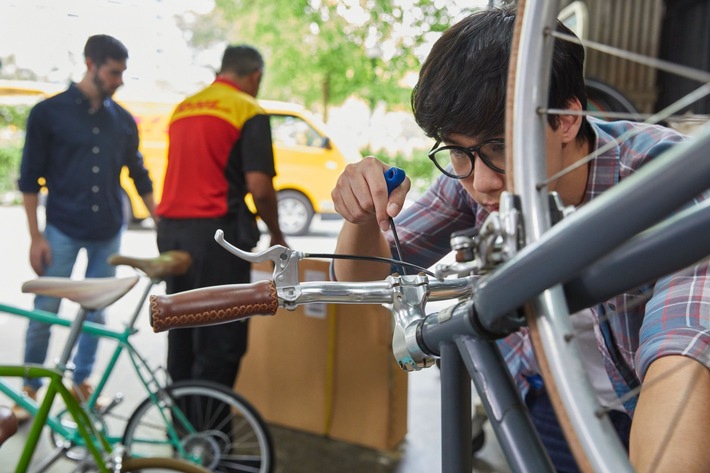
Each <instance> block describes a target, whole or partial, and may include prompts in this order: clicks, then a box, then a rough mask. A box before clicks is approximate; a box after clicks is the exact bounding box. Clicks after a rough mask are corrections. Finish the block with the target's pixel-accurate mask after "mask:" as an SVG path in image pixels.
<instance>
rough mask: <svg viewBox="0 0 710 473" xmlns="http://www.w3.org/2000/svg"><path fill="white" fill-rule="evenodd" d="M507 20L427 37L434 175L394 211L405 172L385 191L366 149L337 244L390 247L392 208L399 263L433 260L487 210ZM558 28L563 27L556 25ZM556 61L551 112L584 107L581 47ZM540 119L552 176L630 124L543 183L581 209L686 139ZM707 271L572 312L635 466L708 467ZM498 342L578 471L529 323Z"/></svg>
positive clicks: (646, 128)
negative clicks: (585, 329) (699, 444)
mask: <svg viewBox="0 0 710 473" xmlns="http://www.w3.org/2000/svg"><path fill="white" fill-rule="evenodd" d="M514 17H515V12H514V10H511V9H491V10H486V11H482V12H477V13H474V14H472V15H471V16H469V17H467V18H465V19H463V20H462V21H460V22H459V23H457V24H456V25H454V26H453V27H451V28H450V29H449V30H448V31H447V32H445V33H444V34H443V35H442V37H441V38H440V39H439V40H438V41H437V43H436V44H435V45H434V47H433V48H432V51H431V53H430V55H429V57H428V58H427V60H426V61H425V63H424V64H423V66H422V69H421V71H420V74H419V81H418V83H417V85H416V86H415V89H414V91H413V94H412V107H413V110H414V116H415V118H416V120H417V123H418V124H419V125H420V127H421V128H422V129H423V130H424V131H425V132H426V134H427V135H428V136H430V137H432V138H433V139H434V140H435V142H436V144H435V146H434V148H433V149H432V151H431V152H430V153H429V158H430V159H432V161H433V163H434V164H435V165H436V166H437V168H439V169H440V170H441V171H442V174H441V175H440V176H439V177H438V178H437V179H436V180H435V181H434V183H433V184H432V185H431V187H430V188H429V189H428V191H427V192H426V193H424V194H423V195H422V196H421V197H420V198H419V199H417V200H416V201H415V202H414V203H413V204H412V205H411V206H409V207H408V208H407V209H404V210H402V207H403V203H404V200H405V196H406V194H407V192H408V191H409V188H410V182H409V180H408V179H405V181H404V183H403V184H402V185H401V186H400V187H398V188H397V189H395V190H394V191H393V192H392V193H391V195H390V196H389V197H388V194H387V187H386V183H385V179H384V172H385V171H386V170H387V169H389V166H388V165H387V164H385V163H382V162H380V161H378V160H377V159H375V158H373V157H368V158H365V159H363V160H362V161H361V162H359V163H357V164H351V165H349V166H348V167H347V169H346V170H345V171H344V173H343V175H342V176H341V178H340V179H339V181H338V183H337V186H336V188H335V189H334V190H333V193H332V197H333V201H334V203H335V207H336V209H337V211H338V212H339V213H340V214H341V215H342V216H343V217H344V218H345V220H346V222H345V224H344V226H343V229H342V231H341V234H340V236H339V239H338V245H337V249H336V251H337V252H338V253H350V254H359V255H371V256H390V255H391V254H393V253H394V242H393V239H392V237H391V235H390V232H387V230H389V226H390V224H389V217H390V216H391V217H396V220H395V222H396V225H397V233H398V234H399V239H400V241H401V242H402V243H403V244H402V247H401V249H402V253H403V254H402V259H404V260H406V261H408V262H411V263H414V264H417V265H420V266H424V267H427V266H431V265H432V264H434V263H435V262H437V261H438V260H439V259H441V258H442V257H443V256H445V255H446V254H447V253H448V252H449V251H450V247H449V238H450V235H451V233H452V232H455V231H458V230H463V229H467V228H471V227H474V226H476V227H477V226H480V225H481V224H482V223H483V221H484V220H485V219H486V217H487V216H488V214H489V213H490V212H493V211H496V210H498V205H499V200H500V195H501V193H502V192H503V191H504V190H505V183H506V175H505V160H504V157H503V156H504V154H505V153H504V146H505V143H504V140H503V135H504V113H505V105H504V104H505V88H506V76H507V66H508V57H509V55H510V42H511V38H512V31H513V24H514ZM559 28H560V29H564V30H565V32H567V33H569V34H571V32H569V30H567V29H566V28H564V26H562V25H559ZM553 58H554V59H553V64H554V65H553V70H552V73H551V87H550V98H549V105H550V107H551V108H557V109H569V110H571V111H574V112H578V111H581V110H583V109H585V108H586V92H585V86H584V78H583V62H584V50H583V48H582V47H581V46H579V45H576V44H573V43H570V42H563V41H558V42H557V43H556V46H555V52H554V56H553ZM548 121H549V126H548V128H547V167H548V174H549V175H552V174H555V173H556V172H557V171H560V170H561V169H563V168H565V167H567V166H568V165H570V164H572V163H574V162H576V161H577V160H579V159H580V158H582V157H584V156H586V155H587V154H589V153H590V152H591V151H593V150H595V149H599V148H600V147H601V146H603V145H604V144H606V143H609V142H611V141H613V140H614V138H615V137H618V136H620V135H621V134H623V133H624V132H626V131H628V130H629V129H632V128H634V129H639V130H640V133H639V134H637V135H636V136H635V137H633V138H632V139H631V140H629V141H626V142H624V143H623V144H620V145H618V146H616V147H614V148H613V149H611V150H609V151H607V152H605V153H602V154H601V155H600V156H598V157H596V158H594V159H593V160H592V161H591V162H589V163H588V164H587V165H586V166H582V167H580V168H578V169H576V170H575V171H573V172H571V173H568V174H566V175H565V176H563V177H562V178H560V179H558V180H556V181H554V182H552V183H551V184H550V185H549V191H555V192H557V193H558V194H559V195H560V197H561V198H562V201H563V202H564V203H565V205H574V206H581V205H584V204H585V203H587V202H589V201H590V200H592V199H594V198H595V197H597V196H599V195H600V194H601V193H602V192H604V191H606V190H607V189H609V188H611V187H612V186H614V185H616V184H617V183H618V182H619V181H621V180H623V179H625V178H626V177H628V176H629V175H630V174H632V173H633V172H634V171H635V170H637V169H639V168H640V167H641V166H642V165H643V164H645V163H646V162H648V161H649V160H651V159H653V158H654V157H656V156H658V155H659V154H661V153H662V152H663V151H664V150H666V149H667V148H668V147H669V146H672V145H673V144H674V143H677V142H679V141H682V140H683V137H682V136H681V135H679V134H677V133H675V132H674V131H672V130H669V129H666V128H663V127H660V126H650V125H643V124H637V123H632V122H604V121H601V120H597V119H593V118H585V117H582V116H580V115H578V114H569V115H559V116H550V118H549V119H548ZM600 230H603V229H600ZM580 250H582V248H580ZM333 271H334V276H335V277H336V278H337V279H338V280H342V281H347V280H360V281H364V280H376V279H382V278H384V277H386V276H387V275H388V273H389V268H388V267H387V266H386V265H381V264H376V263H369V262H362V261H352V260H336V261H335V262H334V267H333ZM707 274H708V266H707V265H705V264H703V265H698V266H697V267H695V268H694V270H693V271H691V272H686V273H685V274H684V275H674V276H671V277H667V278H662V279H660V280H658V281H657V282H656V283H655V286H654V285H650V286H649V287H650V289H651V291H649V292H642V291H640V290H639V291H630V292H629V293H628V294H622V295H620V296H617V297H616V298H614V299H611V300H610V301H607V302H606V303H604V304H599V305H598V306H596V307H593V308H590V309H587V310H585V311H581V312H580V313H578V314H575V315H574V316H573V319H574V320H575V321H577V322H578V323H585V322H586V323H593V324H594V326H595V332H594V333H592V332H589V333H590V336H589V337H588V338H587V340H582V345H583V347H582V349H583V350H584V353H585V354H586V355H585V357H584V360H585V363H586V368H587V370H588V372H589V374H590V377H591V379H592V382H593V384H594V385H595V387H597V392H598V396H597V397H598V398H599V400H600V403H601V404H602V405H604V406H606V407H609V408H611V409H612V414H611V415H610V417H611V420H612V423H613V424H614V426H615V428H616V430H617V432H618V434H619V436H620V438H621V439H622V441H624V443H625V444H627V445H628V442H629V437H630V454H631V459H632V463H633V464H634V466H635V467H636V468H637V469H638V470H639V471H645V470H647V469H648V468H650V467H651V466H655V467H657V468H658V469H657V470H655V471H666V470H670V469H671V468H673V469H677V468H678V466H679V465H683V467H682V470H683V471H706V470H707V467H708V465H709V464H710V452H709V451H708V449H703V448H695V449H689V448H688V445H689V444H688V442H689V441H701V440H702V438H703V437H706V434H707V432H706V428H707V426H708V425H710V403H707V402H706V400H707V398H708V394H710V369H709V368H710V310H709V309H708V307H707V306H708V304H705V303H704V301H706V300H708V298H710V278H708V277H707ZM630 298H636V299H641V298H643V299H645V300H644V302H645V304H640V305H637V306H636V307H635V308H628V306H627V305H626V303H627V301H628V300H629V299H630ZM613 312H616V317H615V318H614V321H612V322H610V321H609V318H608V317H607V316H609V315H610V314H611V313H613ZM573 323H575V322H574V321H573ZM500 347H501V351H502V353H503V355H504V357H505V359H506V362H507V363H508V365H509V368H510V370H511V372H512V374H513V376H514V378H515V380H516V382H517V383H518V385H519V387H520V389H521V392H522V394H523V397H524V398H525V402H526V404H527V405H528V407H529V409H530V411H531V414H532V417H533V420H534V422H535V425H536V427H537V429H538V431H539V432H540V434H541V438H542V440H543V443H544V444H545V446H546V448H547V450H548V452H549V453H550V456H551V458H552V460H553V462H554V464H555V466H556V467H557V469H558V471H577V467H576V465H575V464H574V460H573V458H572V456H571V453H570V452H569V449H568V447H567V445H566V443H565V441H564V437H563V435H562V433H561V431H560V429H559V426H558V425H557V422H556V420H555V416H554V414H553V413H552V411H551V409H550V405H549V400H548V399H547V396H546V394H545V393H544V389H542V390H540V389H533V388H531V386H530V383H529V380H530V379H532V377H534V376H535V375H536V374H537V368H536V366H537V363H536V362H535V358H534V355H533V353H532V348H531V346H530V343H529V339H528V333H527V330H525V329H523V330H521V331H520V332H517V333H515V334H513V335H510V336H509V337H507V338H506V339H504V340H502V341H501V342H500ZM681 368H683V369H681ZM669 370H672V371H674V372H675V373H676V376H674V380H673V382H672V383H655V386H654V387H653V389H644V391H643V392H642V394H641V396H640V397H639V396H632V397H630V398H628V399H626V400H625V401H624V402H621V401H619V399H625V398H623V396H624V395H625V394H627V393H629V392H630V391H631V390H633V389H635V388H637V387H638V386H639V385H640V384H641V382H642V381H643V382H644V383H645V384H644V387H645V386H652V385H654V380H655V379H658V378H660V377H663V376H665V374H666V373H667V372H668V371H669ZM691 383H695V384H693V387H692V389H691V390H689V391H686V390H685V386H683V385H686V386H690V385H691ZM687 392H689V393H690V394H689V396H688V397H687V398H683V399H679V396H678V393H687ZM676 407H681V408H684V409H686V410H684V411H681V412H684V413H685V417H683V418H681V424H679V425H678V426H675V427H674V428H675V429H676V430H674V431H673V432H674V434H673V435H672V436H670V438H665V437H664V436H665V434H666V432H668V431H669V428H670V427H669V425H670V424H671V423H672V422H674V419H675V417H674V415H673V414H674V413H675V409H676ZM688 413H690V414H688ZM689 416H692V419H689V418H688V417H689ZM632 417H633V419H634V421H633V428H631V427H630V424H631V418H632ZM629 431H631V433H630V434H629ZM703 432H705V433H703ZM658 451H663V452H664V454H663V455H662V456H661V458H660V459H657V458H655V454H656V453H657V452H658ZM652 463H656V464H655V465H652Z"/></svg>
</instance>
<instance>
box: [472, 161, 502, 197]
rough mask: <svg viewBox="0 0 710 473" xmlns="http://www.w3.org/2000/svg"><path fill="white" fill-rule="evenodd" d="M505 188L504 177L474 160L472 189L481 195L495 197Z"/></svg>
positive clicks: (481, 162)
mask: <svg viewBox="0 0 710 473" xmlns="http://www.w3.org/2000/svg"><path fill="white" fill-rule="evenodd" d="M504 187H505V175H504V174H501V173H498V172H495V171H494V170H493V169H491V168H489V167H488V166H486V165H485V163H484V162H483V161H482V160H480V159H476V161H474V164H473V188H474V190H475V191H476V192H479V193H481V194H488V195H496V194H498V193H499V192H501V191H502V190H503V188H504Z"/></svg>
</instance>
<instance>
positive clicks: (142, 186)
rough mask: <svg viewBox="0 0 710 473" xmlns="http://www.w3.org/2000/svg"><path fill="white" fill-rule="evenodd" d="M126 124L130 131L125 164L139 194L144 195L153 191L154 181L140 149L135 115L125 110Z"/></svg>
mask: <svg viewBox="0 0 710 473" xmlns="http://www.w3.org/2000/svg"><path fill="white" fill-rule="evenodd" d="M124 112H125V115H126V117H125V120H126V126H127V127H128V130H129V133H128V137H127V140H126V158H125V159H126V161H125V165H126V167H127V168H128V175H129V176H130V178H131V179H132V180H133V183H134V185H135V186H136V190H137V191H138V194H139V195H141V196H143V195H146V194H149V193H151V192H153V181H151V179H150V175H149V173H148V169H146V167H145V164H144V163H143V155H142V154H141V152H140V151H139V140H140V138H139V134H138V126H137V125H136V121H135V120H134V119H133V116H132V115H131V114H130V113H128V112H127V111H125V110H124Z"/></svg>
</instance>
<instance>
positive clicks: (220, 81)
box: [213, 76, 242, 91]
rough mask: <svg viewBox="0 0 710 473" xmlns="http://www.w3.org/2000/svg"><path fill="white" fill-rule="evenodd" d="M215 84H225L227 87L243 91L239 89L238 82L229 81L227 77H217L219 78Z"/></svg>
mask: <svg viewBox="0 0 710 473" xmlns="http://www.w3.org/2000/svg"><path fill="white" fill-rule="evenodd" d="M213 84H225V85H227V86H229V87H233V88H235V89H237V90H239V91H241V90H242V89H240V88H239V86H238V85H237V83H236V82H234V81H233V80H231V79H227V78H226V77H223V76H217V78H216V79H215V80H214V82H213Z"/></svg>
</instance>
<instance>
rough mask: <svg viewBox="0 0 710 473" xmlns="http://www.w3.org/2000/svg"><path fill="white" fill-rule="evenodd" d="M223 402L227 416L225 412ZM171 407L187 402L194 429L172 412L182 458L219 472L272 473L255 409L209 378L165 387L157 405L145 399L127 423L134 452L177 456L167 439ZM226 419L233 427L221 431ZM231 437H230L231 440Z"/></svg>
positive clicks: (266, 437) (266, 435)
mask: <svg viewBox="0 0 710 473" xmlns="http://www.w3.org/2000/svg"><path fill="white" fill-rule="evenodd" d="M225 404H226V405H228V409H229V414H228V417H224V412H225ZM170 406H181V407H185V406H188V407H187V409H189V410H190V413H191V419H192V423H193V425H194V429H195V430H194V431H193V432H191V433H190V432H189V430H190V429H189V428H187V427H185V426H184V423H181V422H180V421H179V420H175V419H177V418H178V417H177V416H173V423H174V427H175V429H176V430H177V431H178V435H179V437H180V443H181V445H182V447H183V448H184V450H185V457H183V458H184V459H186V460H190V461H194V462H197V463H198V464H200V465H202V466H204V467H206V468H208V469H209V470H210V471H213V472H216V473H219V472H222V471H233V470H227V468H228V467H230V466H232V467H237V468H234V470H236V471H242V470H240V469H239V468H238V466H241V467H243V468H245V470H244V471H254V472H259V473H270V472H272V471H273V469H274V456H275V455H274V448H273V441H272V438H271V433H270V431H269V429H268V426H267V425H266V424H265V423H264V421H263V419H262V418H261V416H260V415H259V413H258V412H257V411H256V409H254V407H252V406H251V404H249V403H248V402H247V401H246V400H245V399H244V398H243V397H241V396H240V395H238V394H236V393H235V392H233V391H230V390H229V389H227V388H226V387H224V386H222V385H219V384H215V383H211V382H207V381H183V382H178V383H174V384H172V385H170V386H167V387H166V388H165V389H164V391H163V393H162V394H161V395H159V404H156V403H154V402H153V400H152V399H151V398H147V399H145V400H144V401H143V402H142V403H141V404H140V405H139V406H138V407H137V408H136V410H135V411H134V412H133V414H132V415H131V418H130V419H129V421H128V424H127V425H126V429H125V431H124V435H123V444H124V446H125V447H126V449H127V451H128V452H129V453H130V454H131V455H132V456H156V455H158V456H175V455H176V453H175V452H177V451H178V449H177V447H176V446H173V445H172V444H171V443H170V442H169V441H168V435H167V429H166V425H165V420H164V419H165V418H166V416H168V417H167V418H170V414H169V413H168V411H167V410H168V409H169V408H170ZM227 420H228V421H229V425H230V427H231V428H229V429H228V430H226V431H225V428H224V425H226V421H227ZM230 439H231V440H230Z"/></svg>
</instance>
